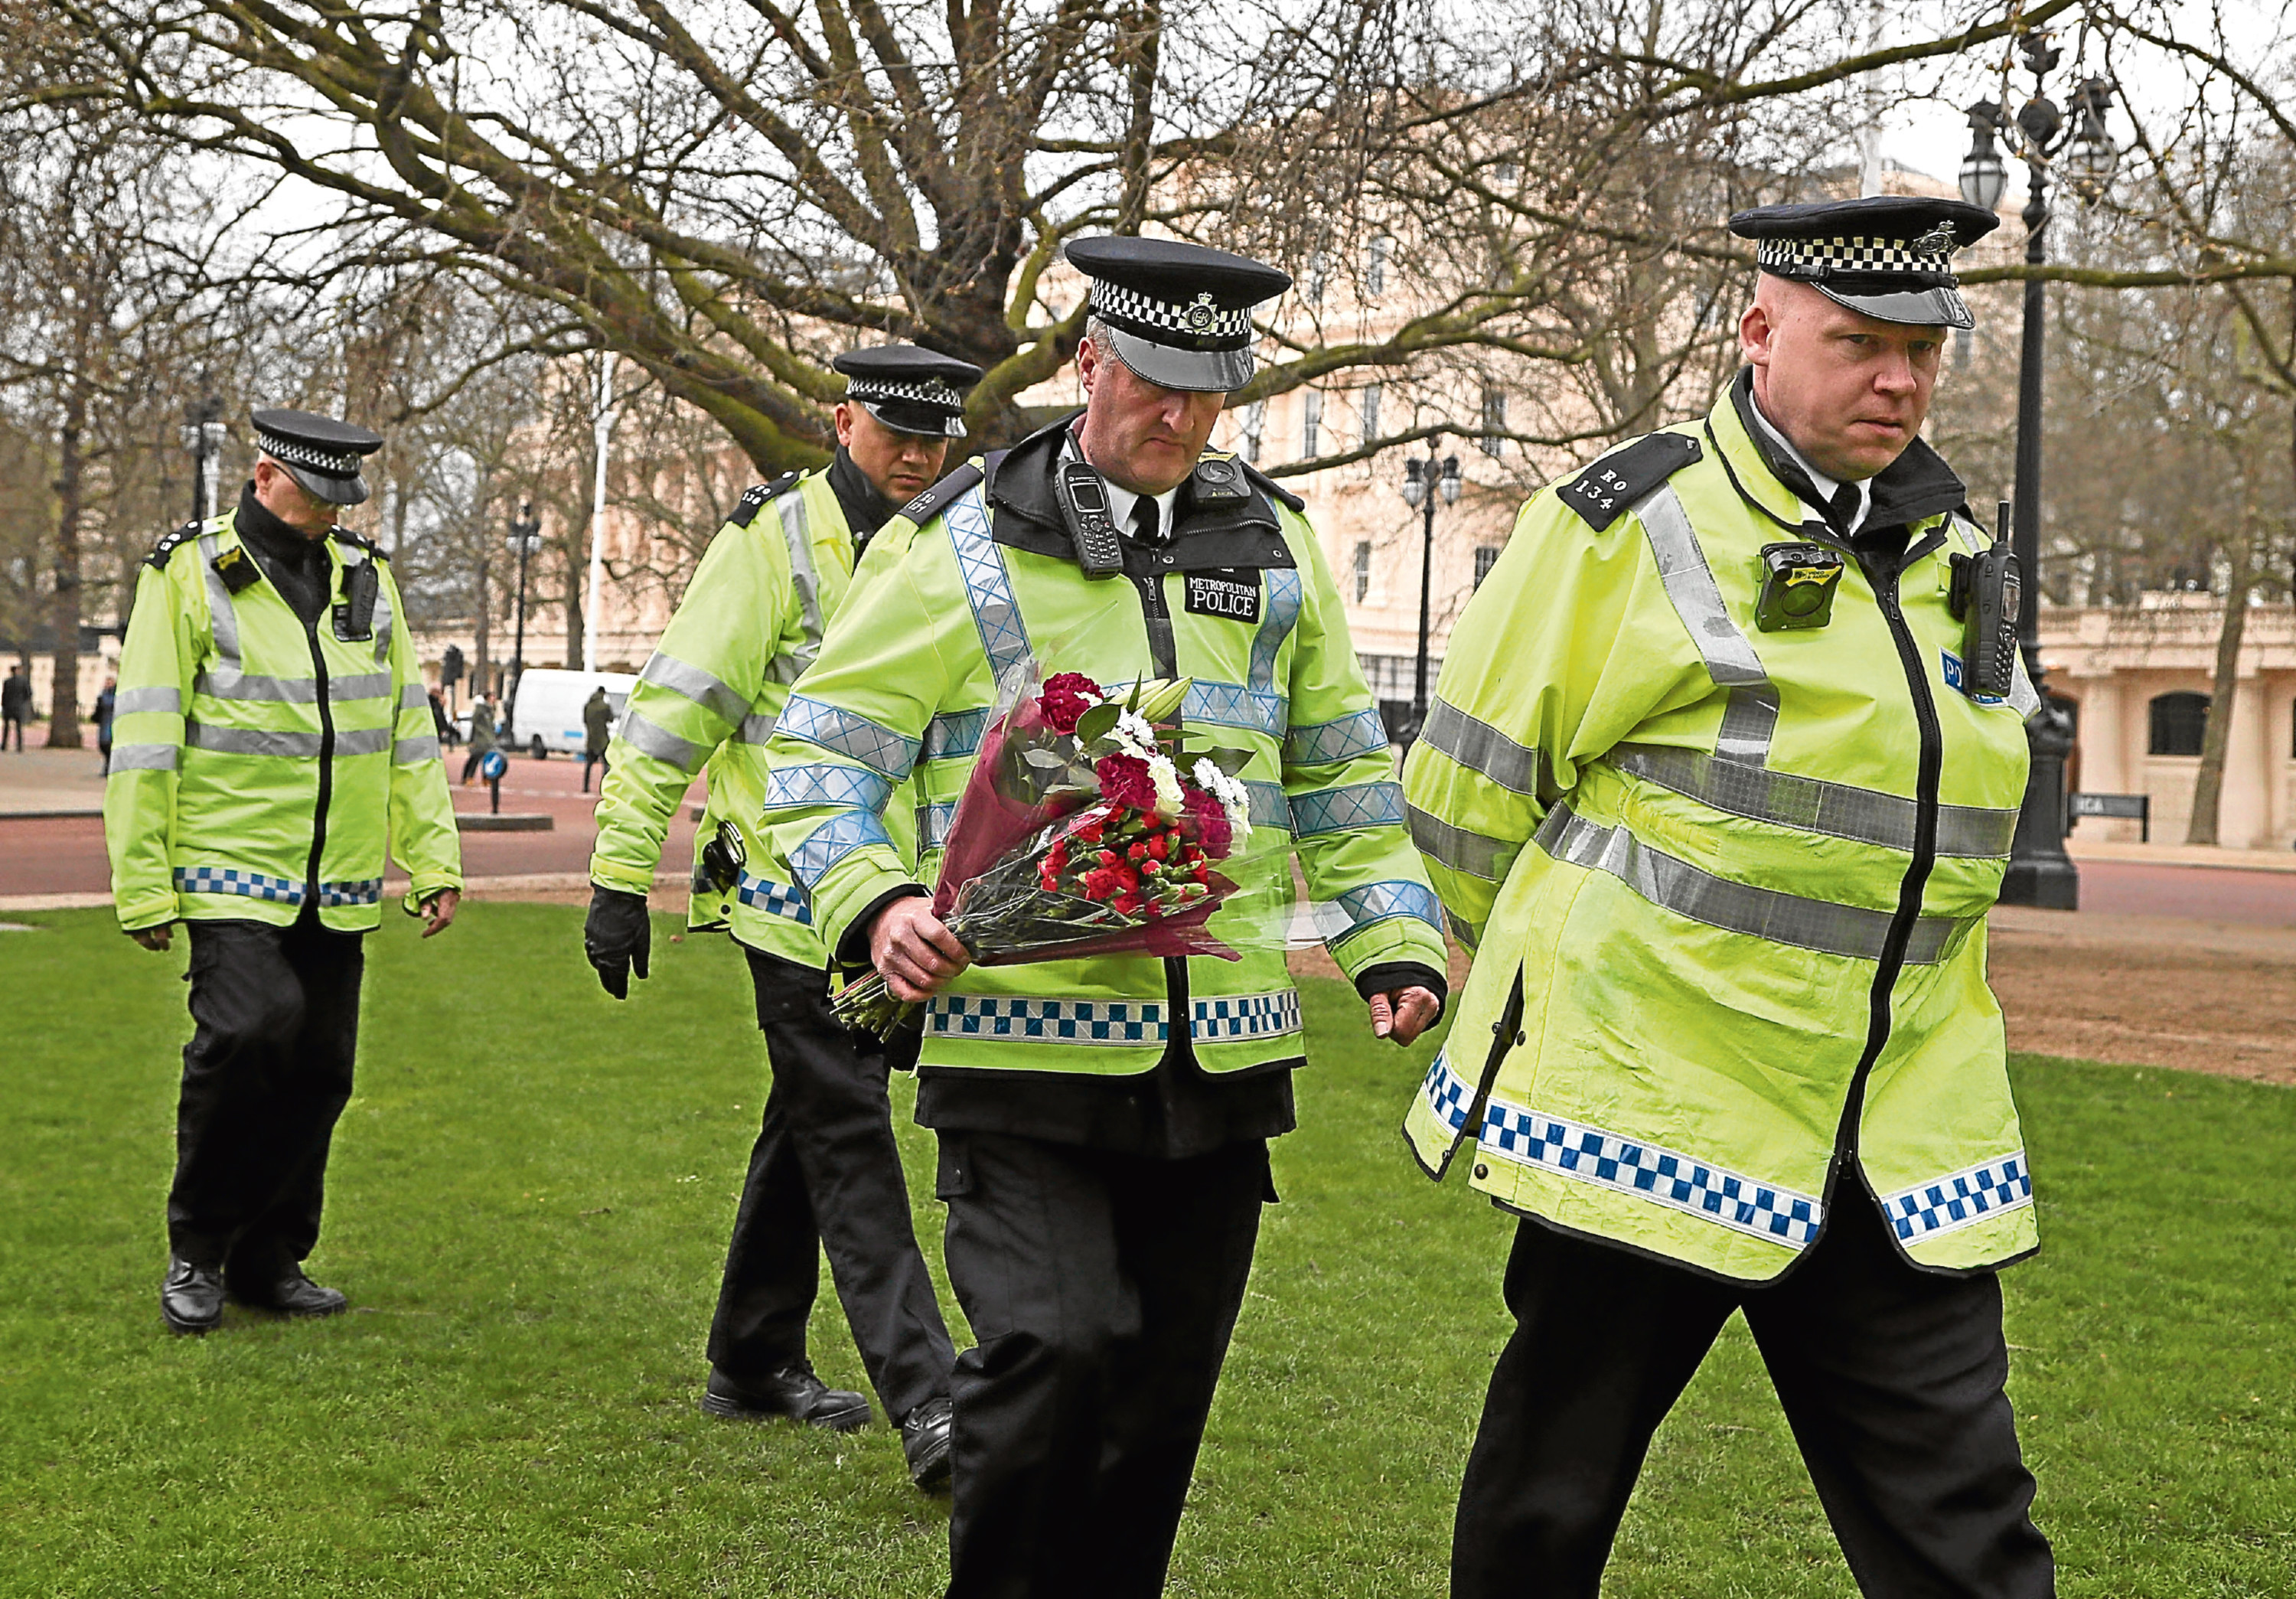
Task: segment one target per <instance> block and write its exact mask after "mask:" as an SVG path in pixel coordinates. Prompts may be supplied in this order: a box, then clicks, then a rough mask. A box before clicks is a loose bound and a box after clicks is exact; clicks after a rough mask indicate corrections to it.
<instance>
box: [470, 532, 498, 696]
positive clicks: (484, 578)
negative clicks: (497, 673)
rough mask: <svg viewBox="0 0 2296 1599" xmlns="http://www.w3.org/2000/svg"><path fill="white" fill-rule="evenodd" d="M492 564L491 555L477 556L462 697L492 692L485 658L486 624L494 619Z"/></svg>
mask: <svg viewBox="0 0 2296 1599" xmlns="http://www.w3.org/2000/svg"><path fill="white" fill-rule="evenodd" d="M493 565H494V561H493V558H492V557H491V555H481V556H480V557H479V588H478V601H477V603H476V604H475V605H474V606H473V607H472V611H473V620H472V623H471V680H470V682H469V683H467V684H465V685H463V697H464V698H465V699H470V700H475V699H477V698H478V697H479V696H480V694H483V693H493V692H494V685H493V683H492V681H491V680H490V679H489V678H488V675H487V674H488V665H489V663H488V658H487V633H488V623H490V622H491V621H492V620H493V619H494V611H493V606H494V603H495V600H494V588H493V585H492V584H490V583H489V582H488V578H489V577H490V576H491V575H492V574H491V570H490V569H491V568H492V567H493Z"/></svg>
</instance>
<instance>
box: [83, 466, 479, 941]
mask: <svg viewBox="0 0 2296 1599" xmlns="http://www.w3.org/2000/svg"><path fill="white" fill-rule="evenodd" d="M237 515H238V512H237V509H236V508H234V510H232V511H230V512H225V514H224V515H222V516H219V517H217V518H215V519H214V520H213V521H209V522H206V523H204V524H199V525H195V526H193V527H189V528H185V529H182V530H180V531H179V532H176V533H173V534H170V535H169V536H168V537H166V538H163V539H161V540H160V543H159V545H157V546H156V547H155V548H154V549H153V551H152V555H151V556H150V558H149V559H148V560H147V562H145V565H144V567H143V571H142V572H141V573H140V574H139V576H138V578H137V579H136V585H135V611H134V612H133V613H132V614H131V616H130V617H129V619H128V623H127V638H126V639H125V640H124V641H123V642H122V644H121V645H120V652H119V697H118V699H117V700H116V701H114V710H113V715H114V717H115V718H116V719H115V720H114V722H113V724H112V749H111V777H110V778H109V779H108V780H107V781H106V783H104V789H103V831H104V840H105V842H106V843H107V844H108V845H109V846H110V849H111V898H112V904H113V906H114V907H115V909H116V910H117V911H118V913H119V924H120V926H121V927H123V928H125V929H127V931H131V932H133V931H137V930H139V929H142V928H146V927H159V926H162V925H165V924H166V923H168V922H173V921H175V920H176V919H178V918H182V919H184V920H187V921H216V920H223V919H234V918H235V919H242V920H249V921H256V922H272V923H274V924H276V925H281V926H283V925H285V924H286V923H288V922H292V921H294V920H295V918H296V916H297V915H298V914H299V913H300V911H301V908H302V906H303V904H304V902H305V901H306V900H307V898H310V897H311V896H312V895H314V894H316V896H317V897H318V902H319V920H320V922H322V923H323V924H324V925H325V926H327V927H330V928H333V929H336V930H337V931H361V930H365V929H368V928H372V927H373V926H374V925H375V924H376V923H377V922H380V921H381V917H382V873H383V855H384V847H385V843H386V841H387V842H388V844H389V853H390V855H391V856H392V857H395V858H396V859H397V860H398V864H399V865H402V866H404V867H405V868H406V871H407V873H408V875H409V876H410V877H411V878H412V879H413V884H412V891H411V893H410V895H409V905H410V907H411V906H412V904H413V903H414V901H415V900H419V899H422V898H427V897H428V896H430V895H431V894H433V893H435V892H437V891H438V890H440V889H448V888H460V887H461V886H462V881H463V877H462V846H461V843H460V840H458V838H457V837H456V834H455V810H454V804H453V801H452V800H451V799H450V798H449V797H448V794H447V774H446V767H445V766H444V765H443V764H442V763H441V762H440V760H439V737H438V734H437V732H436V731H435V729H434V727H433V726H432V723H431V720H430V696H429V694H428V693H427V691H426V690H425V688H424V686H423V683H422V674H421V671H420V670H419V668H418V667H417V663H416V661H415V659H414V646H413V644H411V643H410V641H409V639H408V635H407V630H406V623H405V611H404V608H403V607H402V605H401V604H400V603H399V597H398V584H397V582H396V581H394V580H393V578H392V577H391V575H390V563H389V562H388V561H387V560H384V559H383V558H382V557H381V553H380V552H378V551H377V550H376V549H375V548H374V546H373V545H371V544H369V543H368V542H367V541H366V540H365V539H362V538H358V537H354V536H353V535H351V534H348V533H345V532H342V531H341V530H340V529H338V530H337V531H336V533H335V534H334V536H333V537H331V538H329V539H328V540H327V541H326V550H327V559H328V564H329V566H330V568H331V573H332V576H331V581H332V596H333V603H332V606H331V608H330V610H329V611H327V612H326V613H324V614H322V615H321V616H320V618H319V619H318V620H317V622H316V624H315V625H314V626H312V627H308V628H307V627H304V625H303V621H302V619H301V618H299V617H298V616H297V615H296V614H295V612H294V610H293V609H292V608H291V606H290V605H289V604H288V603H287V602H286V600H285V599H284V598H283V596H282V595H281V594H280V593H279V591H278V590H277V589H276V588H275V587H273V586H272V584H271V581H270V579H269V578H266V577H264V576H263V574H262V571H261V569H260V568H259V567H258V565H257V563H256V560H255V557H254V555H253V553H251V552H250V551H249V550H248V549H247V548H246V546H245V545H242V543H241V542H240V538H239V535H238V534H237V533H236V532H235V531H234V521H235V520H236V518H237ZM365 567H371V568H372V570H373V573H374V578H373V581H374V584H375V587H374V598H373V613H372V615H371V616H370V617H368V618H367V619H365V626H364V627H361V626H360V625H359V620H358V619H357V618H356V617H355V615H353V613H352V612H353V608H352V607H351V605H350V603H349V595H348V593H347V574H355V573H357V571H358V570H360V569H361V568H365ZM366 581H367V579H365V578H351V579H350V580H349V584H348V586H349V587H351V588H357V587H359V586H364V584H365V582H366ZM235 585H236V588H235V589H234V586H235ZM346 633H352V634H356V635H357V636H352V637H345V636H342V635H343V634H346Z"/></svg>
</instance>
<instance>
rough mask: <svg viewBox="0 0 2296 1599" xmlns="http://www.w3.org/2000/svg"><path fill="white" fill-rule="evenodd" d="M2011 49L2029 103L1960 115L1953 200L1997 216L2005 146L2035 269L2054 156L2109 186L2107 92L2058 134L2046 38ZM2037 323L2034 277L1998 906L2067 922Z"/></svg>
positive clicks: (2021, 399) (2084, 102)
mask: <svg viewBox="0 0 2296 1599" xmlns="http://www.w3.org/2000/svg"><path fill="white" fill-rule="evenodd" d="M2021 50H2022V53H2023V54H2024V57H2025V66H2026V69H2027V70H2029V71H2030V72H2031V73H2032V74H2033V94H2032V98H2030V100H2028V101H2026V102H2025V103H2024V104H2023V106H2021V107H2020V108H2019V110H2018V112H2017V115H2016V118H2015V119H2014V120H2012V119H2010V118H2009V117H2008V115H2007V114H2006V112H2005V111H2004V109H2003V108H2002V107H2001V106H2000V105H1999V104H1998V103H1997V102H1993V101H1990V100H1980V101H1979V102H1977V103H1976V104H1974V105H1972V106H1971V107H1970V108H1969V127H1970V134H1971V143H1970V148H1969V153H1968V154H1967V155H1966V156H1964V157H1963V158H1962V163H1961V197H1962V198H1963V199H1964V200H1966V201H1969V202H1970V203H1971V204H1972V205H1980V206H1983V207H1984V208H1985V209H1988V210H1992V209H1995V208H1996V207H1997V206H1998V205H1999V203H2000V201H2001V197H2002V195H2003V193H2005V190H2006V188H2007V186H2008V173H2007V170H2006V169H2005V168H2004V167H2003V165H2002V161H2001V156H2000V153H1999V152H1998V151H1997V150H1996V149H1995V148H1994V143H1993V141H1994V137H1995V135H2002V136H2005V137H2006V138H2008V139H2009V140H2010V142H2011V143H2012V146H2013V149H2014V150H2015V152H2016V153H2017V155H2018V156H2019V158H2020V159H2021V160H2023V161H2024V163H2025V170H2026V174H2027V177H2028V181H2029V185H2030V186H2029V189H2028V192H2027V199H2026V201H2025V209H2024V212H2023V217H2024V222H2025V261H2026V264H2027V265H2028V266H2040V265H2041V264H2042V262H2043V261H2044V260H2046V258H2047V250H2046V235H2047V231H2048V224H2049V203H2048V184H2049V170H2050V164H2051V162H2052V161H2053V160H2055V158H2056V157H2057V156H2059V155H2060V154H2062V155H2063V157H2064V167H2065V181H2067V182H2068V183H2070V184H2071V185H2072V189H2073V193H2075V194H2076V195H2078V196H2079V197H2080V198H2081V199H2083V200H2085V201H2086V200H2093V199H2095V197H2096V196H2097V195H2098V194H2101V193H2103V189H2104V185H2105V184H2106V183H2107V182H2109V181H2110V179H2111V178H2112V168H2113V166H2114V164H2115V162H2116V161H2117V160H2118V155H2117V152H2115V151H2114V150H2113V146H2112V135H2110V134H2108V133H2107V132H2106V131H2105V127H2104V115H2105V112H2106V111H2107V110H2108V109H2109V108H2110V106H2111V104H2112V85H2111V84H2110V83H2108V82H2107V81H2106V80H2105V79H2103V78H2088V79H2086V80H2085V81H2084V82H2082V84H2081V85H2080V86H2079V88H2077V89H2076V90H2075V91H2074V92H2073V112H2074V117H2075V121H2074V124H2073V126H2072V127H2071V129H2070V130H2068V128H2067V127H2066V126H2065V118H2064V114H2063V113H2062V112H2061V111H2058V110H2057V108H2056V105H2055V104H2054V102H2052V101H2051V100H2050V99H2049V98H2048V96H2047V95H2046V94H2043V93H2042V92H2041V82H2042V79H2043V78H2045V77H2046V76H2047V74H2048V73H2049V71H2050V70H2052V69H2053V68H2054V67H2055V66H2056V64H2057V61H2058V60H2059V58H2060V52H2058V51H2055V50H2053V49H2051V48H2050V47H2049V43H2048V37H2047V36H2046V34H2038V33H2031V34H2027V35H2026V36H2025V38H2024V42H2023V45H2021ZM2047 315H2048V300H2047V298H2046V285H2045V284H2044V283H2042V282H2041V280H2040V279H2039V278H2038V277H2029V278H2027V279H2026V280H2025V325H2024V332H2023V340H2022V343H2021V348H2020V351H2019V355H2018V370H2017V482H2016V488H2015V490H2014V493H2015V495H2016V507H2017V508H2016V521H2015V526H2014V529H2013V537H2012V544H2013V547H2014V549H2015V550H2016V553H2017V565H2018V568H2019V570H2021V572H2022V573H2023V574H2024V578H2025V582H2024V585H2023V588H2024V592H2023V594H2022V596H2021V601H2020V603H2019V605H2018V608H2017V638H2018V642H2019V644H2021V646H2022V648H2023V651H2024V656H2025V671H2026V675H2027V676H2030V678H2031V679H2032V682H2033V687H2034V689H2035V691H2036V692H2038V693H2039V694H2040V696H2041V709H2040V710H2039V711H2038V712H2037V713H2036V714H2035V715H2034V717H2033V718H2032V720H2030V722H2028V723H2026V725H2025V736H2026V740H2027V742H2028V743H2029V744H2030V747H2031V750H2032V757H2033V765H2032V775H2031V776H2030V778H2029V779H2028V780H2027V782H2026V784H2025V802H2024V805H2023V806H2022V807H2021V808H2020V810H2019V811H2018V813H2017V836H2016V840H2015V841H2014V842H2013V844H2012V845H2011V847H2010V854H2009V870H2008V873H2007V874H2006V875H2005V877H2004V878H2003V879H2002V883H2001V898H2002V900H2003V902H2004V903H2005V904H2009V905H2032V906H2042V907H2043V908H2045V909H2048V910H2063V911H2070V910H2073V909H2076V908H2078V907H2079V904H2080V873H2079V870H2078V869H2077V868H2076V867H2075V866H2074V865H2073V863H2072V857H2070V856H2068V855H2067V854H2066V853H2065V757H2066V756H2067V755H2069V754H2071V752H2072V747H2073V727H2072V718H2071V717H2069V716H2067V715H2066V714H2065V713H2064V712H2063V711H2062V710H2060V709H2057V707H2056V705H2055V703H2054V701H2051V700H2050V698H2049V695H2048V691H2047V689H2046V687H2045V686H2044V685H2043V680H2042V674H2041V644H2040V622H2041V611H2040V605H2041V585H2040V570H2041V370H2042V357H2043V350H2044V339H2043V335H2044V333H2045V332H2046V326H2047V322H2046V318H2047Z"/></svg>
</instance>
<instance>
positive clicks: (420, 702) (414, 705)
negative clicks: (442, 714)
mask: <svg viewBox="0 0 2296 1599" xmlns="http://www.w3.org/2000/svg"><path fill="white" fill-rule="evenodd" d="M384 681H386V682H388V681H389V674H388V673H385V674H384ZM398 709H401V710H428V709H430V690H428V689H426V688H424V687H423V686H422V685H421V684H419V683H410V684H408V685H406V686H405V687H404V688H401V689H400V690H399V691H398Z"/></svg>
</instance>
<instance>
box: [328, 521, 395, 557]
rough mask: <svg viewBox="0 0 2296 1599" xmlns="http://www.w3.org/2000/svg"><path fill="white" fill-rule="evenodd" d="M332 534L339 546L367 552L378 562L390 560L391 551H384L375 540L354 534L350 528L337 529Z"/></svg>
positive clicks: (361, 534) (332, 530)
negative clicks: (347, 546) (343, 545)
mask: <svg viewBox="0 0 2296 1599" xmlns="http://www.w3.org/2000/svg"><path fill="white" fill-rule="evenodd" d="M331 532H332V534H333V537H334V540H335V542H336V543H337V544H347V545H350V546H351V548H353V549H355V550H365V552H366V553H368V554H370V555H372V556H373V557H374V558H375V559H376V560H377V561H388V560H389V559H390V552H389V550H386V549H384V548H383V547H382V546H381V545H379V544H377V543H375V541H374V540H373V539H372V538H369V537H366V536H365V534H363V533H354V532H352V531H351V530H350V529H348V528H335V529H331Z"/></svg>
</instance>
